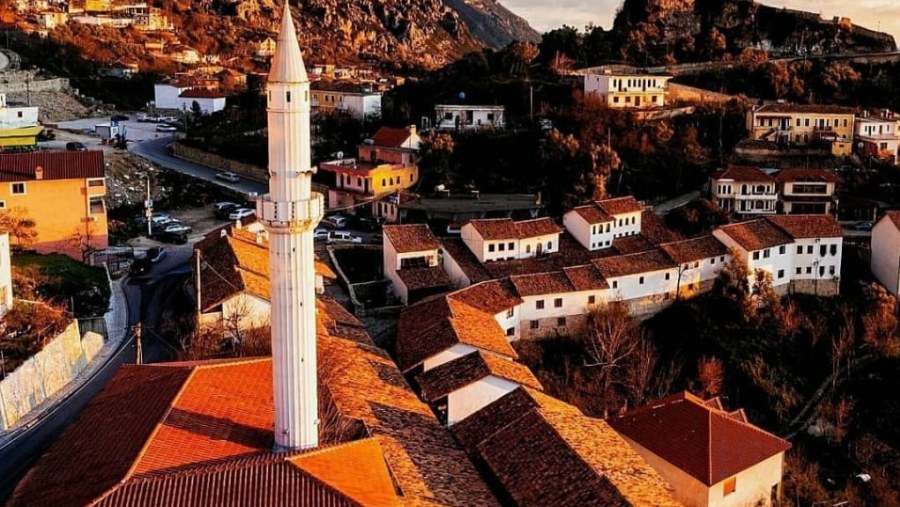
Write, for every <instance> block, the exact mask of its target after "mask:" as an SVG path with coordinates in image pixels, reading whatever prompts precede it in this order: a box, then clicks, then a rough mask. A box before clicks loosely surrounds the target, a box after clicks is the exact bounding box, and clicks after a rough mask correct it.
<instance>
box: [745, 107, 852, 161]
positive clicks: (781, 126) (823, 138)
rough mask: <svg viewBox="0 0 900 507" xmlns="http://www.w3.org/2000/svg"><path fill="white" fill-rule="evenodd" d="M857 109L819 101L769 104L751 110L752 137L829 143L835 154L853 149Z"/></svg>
mask: <svg viewBox="0 0 900 507" xmlns="http://www.w3.org/2000/svg"><path fill="white" fill-rule="evenodd" d="M855 119H856V113H855V111H854V109H853V108H849V107H842V106H832V105H817V104H766V105H762V106H757V107H754V108H753V109H751V110H750V111H748V112H747V130H748V131H749V132H750V138H751V139H757V140H766V141H773V142H775V143H778V144H782V145H790V146H801V147H803V146H810V145H815V144H817V143H818V144H820V145H822V146H826V147H827V148H828V149H829V151H830V152H831V154H832V155H837V156H843V155H849V154H850V153H851V152H852V150H853V130H854V124H855Z"/></svg>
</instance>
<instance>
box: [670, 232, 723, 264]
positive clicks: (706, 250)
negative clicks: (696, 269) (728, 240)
mask: <svg viewBox="0 0 900 507" xmlns="http://www.w3.org/2000/svg"><path fill="white" fill-rule="evenodd" d="M659 248H660V249H662V251H664V252H666V254H668V256H669V257H671V258H672V260H674V261H675V262H677V263H678V264H684V263H686V262H694V261H699V260H703V259H708V258H710V257H721V256H723V255H728V247H726V246H725V245H724V244H723V243H722V242H721V241H719V240H718V239H716V238H715V237H713V236H712V235H709V236H700V237H699V238H693V239H685V240H683V241H677V242H675V243H664V244H662V245H659Z"/></svg>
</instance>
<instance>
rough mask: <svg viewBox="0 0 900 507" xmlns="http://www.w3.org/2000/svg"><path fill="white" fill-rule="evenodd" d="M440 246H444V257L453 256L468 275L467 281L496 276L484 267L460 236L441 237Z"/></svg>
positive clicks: (474, 281)
mask: <svg viewBox="0 0 900 507" xmlns="http://www.w3.org/2000/svg"><path fill="white" fill-rule="evenodd" d="M441 246H442V247H443V248H444V255H445V257H446V256H447V255H449V256H450V257H452V258H453V260H454V261H455V262H456V263H457V264H458V265H459V267H460V269H461V270H462V271H463V273H465V275H466V277H468V279H469V283H472V284H476V283H478V282H485V281H487V280H492V279H494V278H496V277H495V276H493V275H491V273H489V272H488V270H487V269H485V266H484V265H483V264H482V263H481V262H480V261H479V260H478V257H475V254H473V253H472V251H471V250H469V247H468V246H467V245H466V244H465V242H464V241H463V240H462V238H441Z"/></svg>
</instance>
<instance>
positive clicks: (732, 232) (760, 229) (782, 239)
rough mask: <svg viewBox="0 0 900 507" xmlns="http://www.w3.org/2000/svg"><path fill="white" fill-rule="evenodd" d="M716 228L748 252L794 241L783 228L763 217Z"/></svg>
mask: <svg viewBox="0 0 900 507" xmlns="http://www.w3.org/2000/svg"><path fill="white" fill-rule="evenodd" d="M718 230H720V231H722V232H724V233H725V234H727V235H728V236H729V237H730V238H731V239H733V240H735V241H736V242H737V243H738V244H739V245H741V247H742V248H744V250H747V251H748V252H752V251H754V250H762V249H764V248H772V247H774V246H780V245H787V244H790V243H792V242H793V241H794V240H793V238H791V236H790V235H788V234H787V233H786V232H785V231H784V230H783V229H781V228H780V227H778V226H776V225H775V224H774V223H773V222H771V221H769V220H766V219H765V218H759V219H756V220H751V221H748V222H738V223H736V224H729V225H723V226H722V227H719V229H718Z"/></svg>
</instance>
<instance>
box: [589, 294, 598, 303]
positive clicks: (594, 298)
mask: <svg viewBox="0 0 900 507" xmlns="http://www.w3.org/2000/svg"><path fill="white" fill-rule="evenodd" d="M596 302H597V296H588V304H589V305H592V304H594V303H596Z"/></svg>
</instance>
